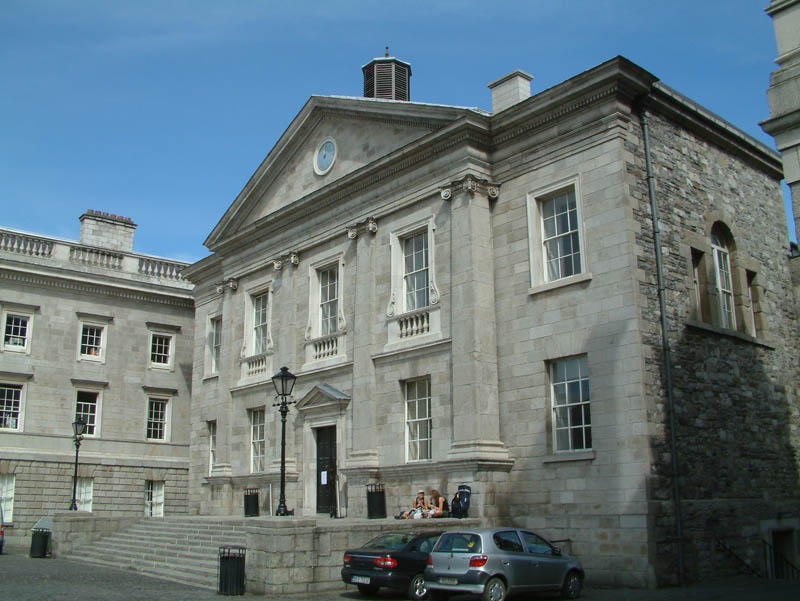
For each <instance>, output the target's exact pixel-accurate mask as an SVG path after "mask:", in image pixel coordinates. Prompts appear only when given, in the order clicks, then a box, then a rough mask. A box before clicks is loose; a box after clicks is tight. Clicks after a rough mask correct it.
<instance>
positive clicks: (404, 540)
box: [361, 532, 414, 551]
mask: <svg viewBox="0 0 800 601" xmlns="http://www.w3.org/2000/svg"><path fill="white" fill-rule="evenodd" d="M413 538H414V535H413V534H408V533H403V532H390V533H388V534H381V535H380V536H378V537H375V538H373V539H372V540H371V541H369V542H368V543H367V544H365V545H364V546H363V547H361V548H362V549H390V550H392V551H399V550H400V549H402V548H404V547H405V546H406V545H407V544H408V543H409V541H411V540H412V539H413Z"/></svg>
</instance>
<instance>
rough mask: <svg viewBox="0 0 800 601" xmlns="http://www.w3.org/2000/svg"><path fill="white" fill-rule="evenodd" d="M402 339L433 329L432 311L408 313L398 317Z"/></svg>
mask: <svg viewBox="0 0 800 601" xmlns="http://www.w3.org/2000/svg"><path fill="white" fill-rule="evenodd" d="M397 326H398V329H399V336H400V339H403V338H410V337H412V336H419V335H420V334H427V333H428V332H430V331H431V318H430V311H428V310H426V309H425V310H422V311H416V312H414V313H406V314H404V315H400V316H399V317H398V318H397Z"/></svg>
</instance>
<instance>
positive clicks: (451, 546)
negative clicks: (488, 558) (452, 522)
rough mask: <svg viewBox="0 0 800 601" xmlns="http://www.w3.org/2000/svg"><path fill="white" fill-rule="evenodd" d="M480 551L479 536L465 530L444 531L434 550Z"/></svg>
mask: <svg viewBox="0 0 800 601" xmlns="http://www.w3.org/2000/svg"><path fill="white" fill-rule="evenodd" d="M437 551H438V552H440V553H480V552H481V537H480V536H478V535H477V534H469V533H466V532H446V533H444V534H442V536H441V537H440V538H439V542H438V543H437V544H436V548H435V549H434V552H437Z"/></svg>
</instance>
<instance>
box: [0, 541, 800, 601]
mask: <svg viewBox="0 0 800 601" xmlns="http://www.w3.org/2000/svg"><path fill="white" fill-rule="evenodd" d="M27 551H28V550H27V549H21V548H15V547H11V548H9V547H6V549H5V551H4V553H3V555H0V600H2V601H6V600H7V601H220V600H221V599H223V598H225V597H224V596H220V595H218V594H217V593H216V591H212V590H207V589H201V588H195V587H193V586H184V585H181V584H175V583H172V582H168V581H165V580H158V579H155V578H148V577H146V576H142V575H141V574H140V573H138V572H132V571H127V570H117V569H113V568H101V567H97V566H92V565H88V564H83V563H80V562H76V561H71V560H68V559H31V558H29V557H28V555H27ZM248 597H249V598H251V599H255V598H259V597H258V596H256V595H249V594H248V595H245V598H248ZM260 598H262V599H263V598H264V597H260ZM556 598H558V597H557V596H553V595H532V596H530V597H521V598H520V597H517V599H530V600H531V601H538V600H539V599H542V600H547V599H556ZM581 598H582V599H583V600H585V601H798V600H800V582H791V583H789V582H777V583H771V582H763V581H760V580H753V579H749V578H737V579H735V580H732V581H721V582H715V583H713V584H709V585H703V586H700V585H696V586H691V587H685V588H670V589H657V590H631V589H588V590H585V591H584V594H583V595H582V597H581ZM269 599H270V600H272V601H277V600H278V599H280V600H281V601H283V600H284V599H285V600H291V601H356V600H364V599H365V598H364V597H362V596H361V595H359V594H358V592H356V591H355V589H350V590H348V591H346V592H342V591H334V592H328V593H310V594H303V595H280V596H277V595H275V596H271V597H269ZM372 599H374V600H378V601H402V599H403V596H402V595H399V594H392V593H381V594H380V595H379V596H377V597H373V598H372ZM476 599H477V597H471V596H468V595H464V596H460V597H453V598H452V601H476ZM512 601H514V600H513V598H512Z"/></svg>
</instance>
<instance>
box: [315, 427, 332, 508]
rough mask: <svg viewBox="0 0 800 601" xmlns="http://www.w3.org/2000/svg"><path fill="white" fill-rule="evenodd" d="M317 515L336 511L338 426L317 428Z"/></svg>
mask: <svg viewBox="0 0 800 601" xmlns="http://www.w3.org/2000/svg"><path fill="white" fill-rule="evenodd" d="M315 433H316V435H317V513H328V514H330V513H333V512H334V511H335V510H336V426H327V427H325V428H317V429H316V430H315Z"/></svg>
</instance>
